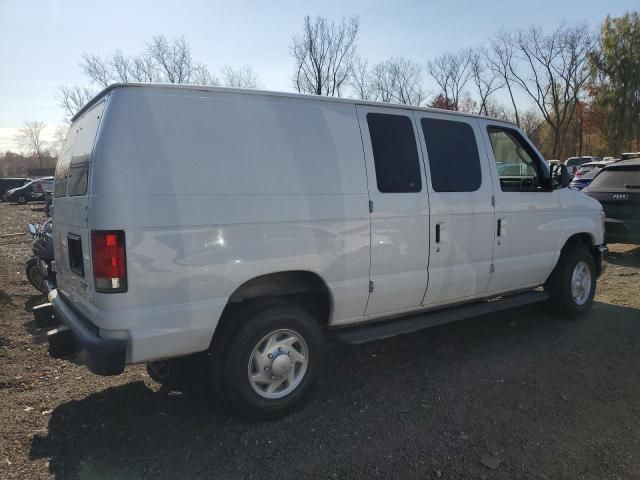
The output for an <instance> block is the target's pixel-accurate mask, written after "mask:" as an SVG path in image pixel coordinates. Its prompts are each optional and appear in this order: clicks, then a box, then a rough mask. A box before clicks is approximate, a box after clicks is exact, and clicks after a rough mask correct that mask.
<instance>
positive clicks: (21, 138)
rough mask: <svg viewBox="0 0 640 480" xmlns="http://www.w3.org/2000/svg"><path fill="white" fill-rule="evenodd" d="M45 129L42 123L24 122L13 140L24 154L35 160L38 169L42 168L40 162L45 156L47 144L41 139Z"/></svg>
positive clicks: (35, 121)
mask: <svg viewBox="0 0 640 480" xmlns="http://www.w3.org/2000/svg"><path fill="white" fill-rule="evenodd" d="M45 128H46V124H45V123H44V122H40V121H37V120H34V121H28V122H24V125H23V126H22V128H20V130H18V133H17V134H16V136H15V138H14V140H15V142H16V144H17V145H18V146H19V147H20V148H21V149H22V150H23V151H24V152H25V153H27V154H29V155H33V156H34V157H36V158H37V160H38V165H39V167H40V168H42V160H43V159H44V157H45V155H46V154H47V149H46V146H47V142H45V140H44V138H43V131H44V129H45Z"/></svg>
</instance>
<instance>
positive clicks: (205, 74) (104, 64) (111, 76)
mask: <svg viewBox="0 0 640 480" xmlns="http://www.w3.org/2000/svg"><path fill="white" fill-rule="evenodd" d="M80 68H81V70H82V72H83V73H84V75H85V76H86V77H87V78H88V79H89V83H90V84H92V85H95V86H97V87H99V88H100V89H102V88H106V87H108V86H109V85H111V84H112V83H115V82H118V83H127V82H138V83H148V82H162V83H188V84H195V85H209V86H216V85H220V83H221V82H220V80H219V79H218V77H217V76H216V75H215V74H214V73H212V72H211V70H209V68H208V67H207V66H205V65H204V64H202V63H199V62H196V61H194V60H193V57H192V53H191V47H190V46H189V44H188V43H187V41H186V40H185V38H184V37H179V38H176V39H173V40H168V39H167V38H166V37H165V36H164V35H158V36H155V37H153V38H152V39H151V41H150V42H148V43H147V44H146V47H145V49H144V50H143V51H142V52H141V53H139V54H136V55H126V54H125V53H123V52H122V51H121V50H116V51H115V52H113V53H111V54H108V55H104V56H102V55H97V54H91V53H86V52H85V53H83V54H82V58H81V61H80ZM222 77H223V81H224V84H225V85H226V86H228V87H239V88H258V87H259V86H260V81H259V79H258V76H257V75H256V74H255V73H254V72H253V70H252V69H251V67H249V66H244V67H241V68H238V69H233V68H232V67H224V69H223V71H222ZM95 93H96V92H95V91H94V90H93V89H91V88H88V87H80V86H61V87H59V88H58V93H57V96H56V97H57V99H58V102H59V104H60V105H61V106H62V107H63V109H64V110H65V113H66V119H67V120H68V119H69V118H71V117H72V116H73V115H75V114H76V113H77V112H78V110H80V108H82V106H83V105H85V104H86V103H87V102H88V101H89V100H90V99H91V98H93V96H94V95H95Z"/></svg>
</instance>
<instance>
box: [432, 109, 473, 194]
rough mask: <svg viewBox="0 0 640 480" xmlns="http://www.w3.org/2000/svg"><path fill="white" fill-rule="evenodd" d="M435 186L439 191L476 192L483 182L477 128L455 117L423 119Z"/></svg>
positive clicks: (433, 184)
mask: <svg viewBox="0 0 640 480" xmlns="http://www.w3.org/2000/svg"><path fill="white" fill-rule="evenodd" d="M420 123H421V125H422V132H423V134H424V139H425V143H426V145H427V154H428V156H429V168H430V171H431V185H432V186H433V189H434V190H435V191H436V192H475V191H476V190H478V188H480V184H481V183H482V171H481V168H480V156H479V155H478V145H477V143H476V137H475V135H474V133H473V128H471V126H470V125H469V124H467V123H464V122H456V121H452V120H439V119H435V118H423V119H422V120H421V122H420Z"/></svg>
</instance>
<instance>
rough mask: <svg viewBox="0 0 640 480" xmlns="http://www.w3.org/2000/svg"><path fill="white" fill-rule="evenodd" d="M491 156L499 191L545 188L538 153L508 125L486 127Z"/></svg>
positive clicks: (526, 190) (529, 190)
mask: <svg viewBox="0 0 640 480" xmlns="http://www.w3.org/2000/svg"><path fill="white" fill-rule="evenodd" d="M487 132H488V133H489V140H490V141H491V148H492V149H493V157H494V158H495V161H496V165H497V167H498V177H499V178H500V188H501V189H502V191H503V192H538V191H540V192H542V191H546V190H547V188H546V187H545V185H546V184H547V183H548V182H547V181H546V176H545V175H544V172H543V171H542V167H541V165H540V162H539V159H538V156H537V155H536V154H535V152H534V151H533V149H532V148H531V147H530V146H529V144H527V142H526V141H525V140H524V139H523V138H522V137H521V135H520V134H519V133H518V132H517V131H515V130H512V129H510V128H501V127H488V128H487Z"/></svg>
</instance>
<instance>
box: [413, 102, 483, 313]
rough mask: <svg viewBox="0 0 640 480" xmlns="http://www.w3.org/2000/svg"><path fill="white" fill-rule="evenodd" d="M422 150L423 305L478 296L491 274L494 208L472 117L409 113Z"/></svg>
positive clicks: (477, 133) (476, 128) (476, 124)
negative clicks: (425, 203)
mask: <svg viewBox="0 0 640 480" xmlns="http://www.w3.org/2000/svg"><path fill="white" fill-rule="evenodd" d="M414 116H415V119H416V124H418V125H419V133H420V137H421V145H422V146H423V149H424V150H425V163H426V165H427V172H428V174H427V176H428V183H427V188H428V192H429V206H430V214H431V235H430V239H431V245H430V252H431V254H430V257H429V287H428V289H427V292H426V295H425V297H424V301H423V304H424V305H425V306H431V305H438V304H445V303H451V302H457V301H464V300H467V299H471V298H473V297H476V296H481V295H482V294H484V293H485V292H486V290H487V287H488V284H489V279H490V277H491V255H492V248H493V225H494V211H493V205H492V201H491V196H492V195H493V186H492V183H491V171H490V165H489V159H488V158H487V155H486V152H485V151H484V150H483V149H478V144H480V145H482V137H481V135H480V132H479V129H478V123H477V120H476V119H474V118H468V117H463V116H453V115H447V114H437V113H422V112H415V113H414Z"/></svg>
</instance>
